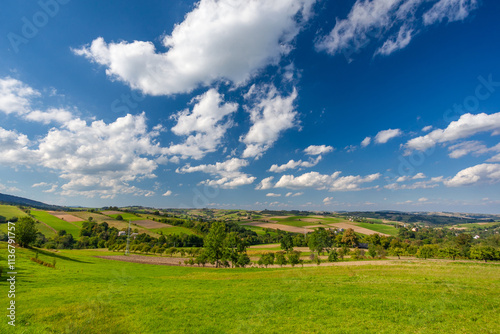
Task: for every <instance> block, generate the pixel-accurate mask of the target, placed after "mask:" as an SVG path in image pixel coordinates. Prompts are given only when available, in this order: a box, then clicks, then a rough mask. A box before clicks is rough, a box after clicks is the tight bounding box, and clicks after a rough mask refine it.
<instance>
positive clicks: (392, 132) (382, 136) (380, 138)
mask: <svg viewBox="0 0 500 334" xmlns="http://www.w3.org/2000/svg"><path fill="white" fill-rule="evenodd" d="M401 135H402V132H401V130H400V129H389V130H383V131H380V132H379V133H377V135H376V136H375V142H376V143H377V144H385V143H387V142H388V141H389V140H391V139H392V138H395V137H398V136H401Z"/></svg>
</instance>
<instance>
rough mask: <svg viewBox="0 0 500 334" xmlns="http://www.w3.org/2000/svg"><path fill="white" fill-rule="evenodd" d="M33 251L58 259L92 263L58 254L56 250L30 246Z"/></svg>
mask: <svg viewBox="0 0 500 334" xmlns="http://www.w3.org/2000/svg"><path fill="white" fill-rule="evenodd" d="M30 249H31V250H32V251H35V252H38V253H40V254H42V255H46V256H50V257H56V258H58V259H61V260H67V261H73V262H79V263H92V262H88V261H81V260H76V259H72V258H70V257H67V256H64V255H60V254H56V253H54V252H49V251H46V250H43V249H40V248H34V247H33V248H30Z"/></svg>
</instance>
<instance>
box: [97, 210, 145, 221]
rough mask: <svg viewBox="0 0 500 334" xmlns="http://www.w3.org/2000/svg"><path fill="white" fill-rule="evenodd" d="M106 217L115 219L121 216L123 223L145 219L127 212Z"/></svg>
mask: <svg viewBox="0 0 500 334" xmlns="http://www.w3.org/2000/svg"><path fill="white" fill-rule="evenodd" d="M107 216H108V217H111V218H113V219H116V217H118V216H122V218H123V220H124V221H127V220H130V221H134V220H144V219H146V218H144V217H139V216H136V215H134V214H132V213H128V212H122V213H120V214H114V215H107Z"/></svg>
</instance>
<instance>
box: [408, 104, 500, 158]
mask: <svg viewBox="0 0 500 334" xmlns="http://www.w3.org/2000/svg"><path fill="white" fill-rule="evenodd" d="M481 132H491V133H492V134H493V135H499V134H500V112H498V113H496V114H490V115H488V114H485V113H481V114H476V115H474V114H469V113H467V114H463V115H462V116H460V118H459V119H458V120H457V121H453V122H451V123H450V124H449V125H448V127H447V128H446V129H444V130H443V129H436V130H434V131H432V132H430V133H428V134H426V135H425V136H420V137H416V138H413V139H410V140H409V141H408V142H407V143H406V144H405V147H406V148H407V150H408V151H412V150H419V151H425V150H427V149H429V148H432V147H434V146H435V145H436V144H439V143H449V142H453V141H456V140H459V139H464V138H469V137H471V136H474V135H476V134H478V133H481Z"/></svg>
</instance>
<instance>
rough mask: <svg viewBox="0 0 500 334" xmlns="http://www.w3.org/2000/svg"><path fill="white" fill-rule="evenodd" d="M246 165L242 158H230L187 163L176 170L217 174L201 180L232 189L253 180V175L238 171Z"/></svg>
mask: <svg viewBox="0 0 500 334" xmlns="http://www.w3.org/2000/svg"><path fill="white" fill-rule="evenodd" d="M246 166H248V161H247V160H244V159H238V158H232V159H230V160H226V161H224V162H217V163H215V164H203V165H199V166H191V165H189V164H187V165H185V166H184V167H182V168H178V169H177V170H176V172H177V173H181V174H182V173H195V172H203V173H207V174H211V175H214V176H217V177H218V178H216V179H207V180H205V181H203V182H202V184H206V185H209V186H212V187H221V188H224V189H233V188H236V187H239V186H243V185H247V184H251V183H253V182H254V181H255V179H256V178H255V177H254V176H250V175H248V174H246V173H243V172H242V171H240V169H241V168H243V167H246Z"/></svg>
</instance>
